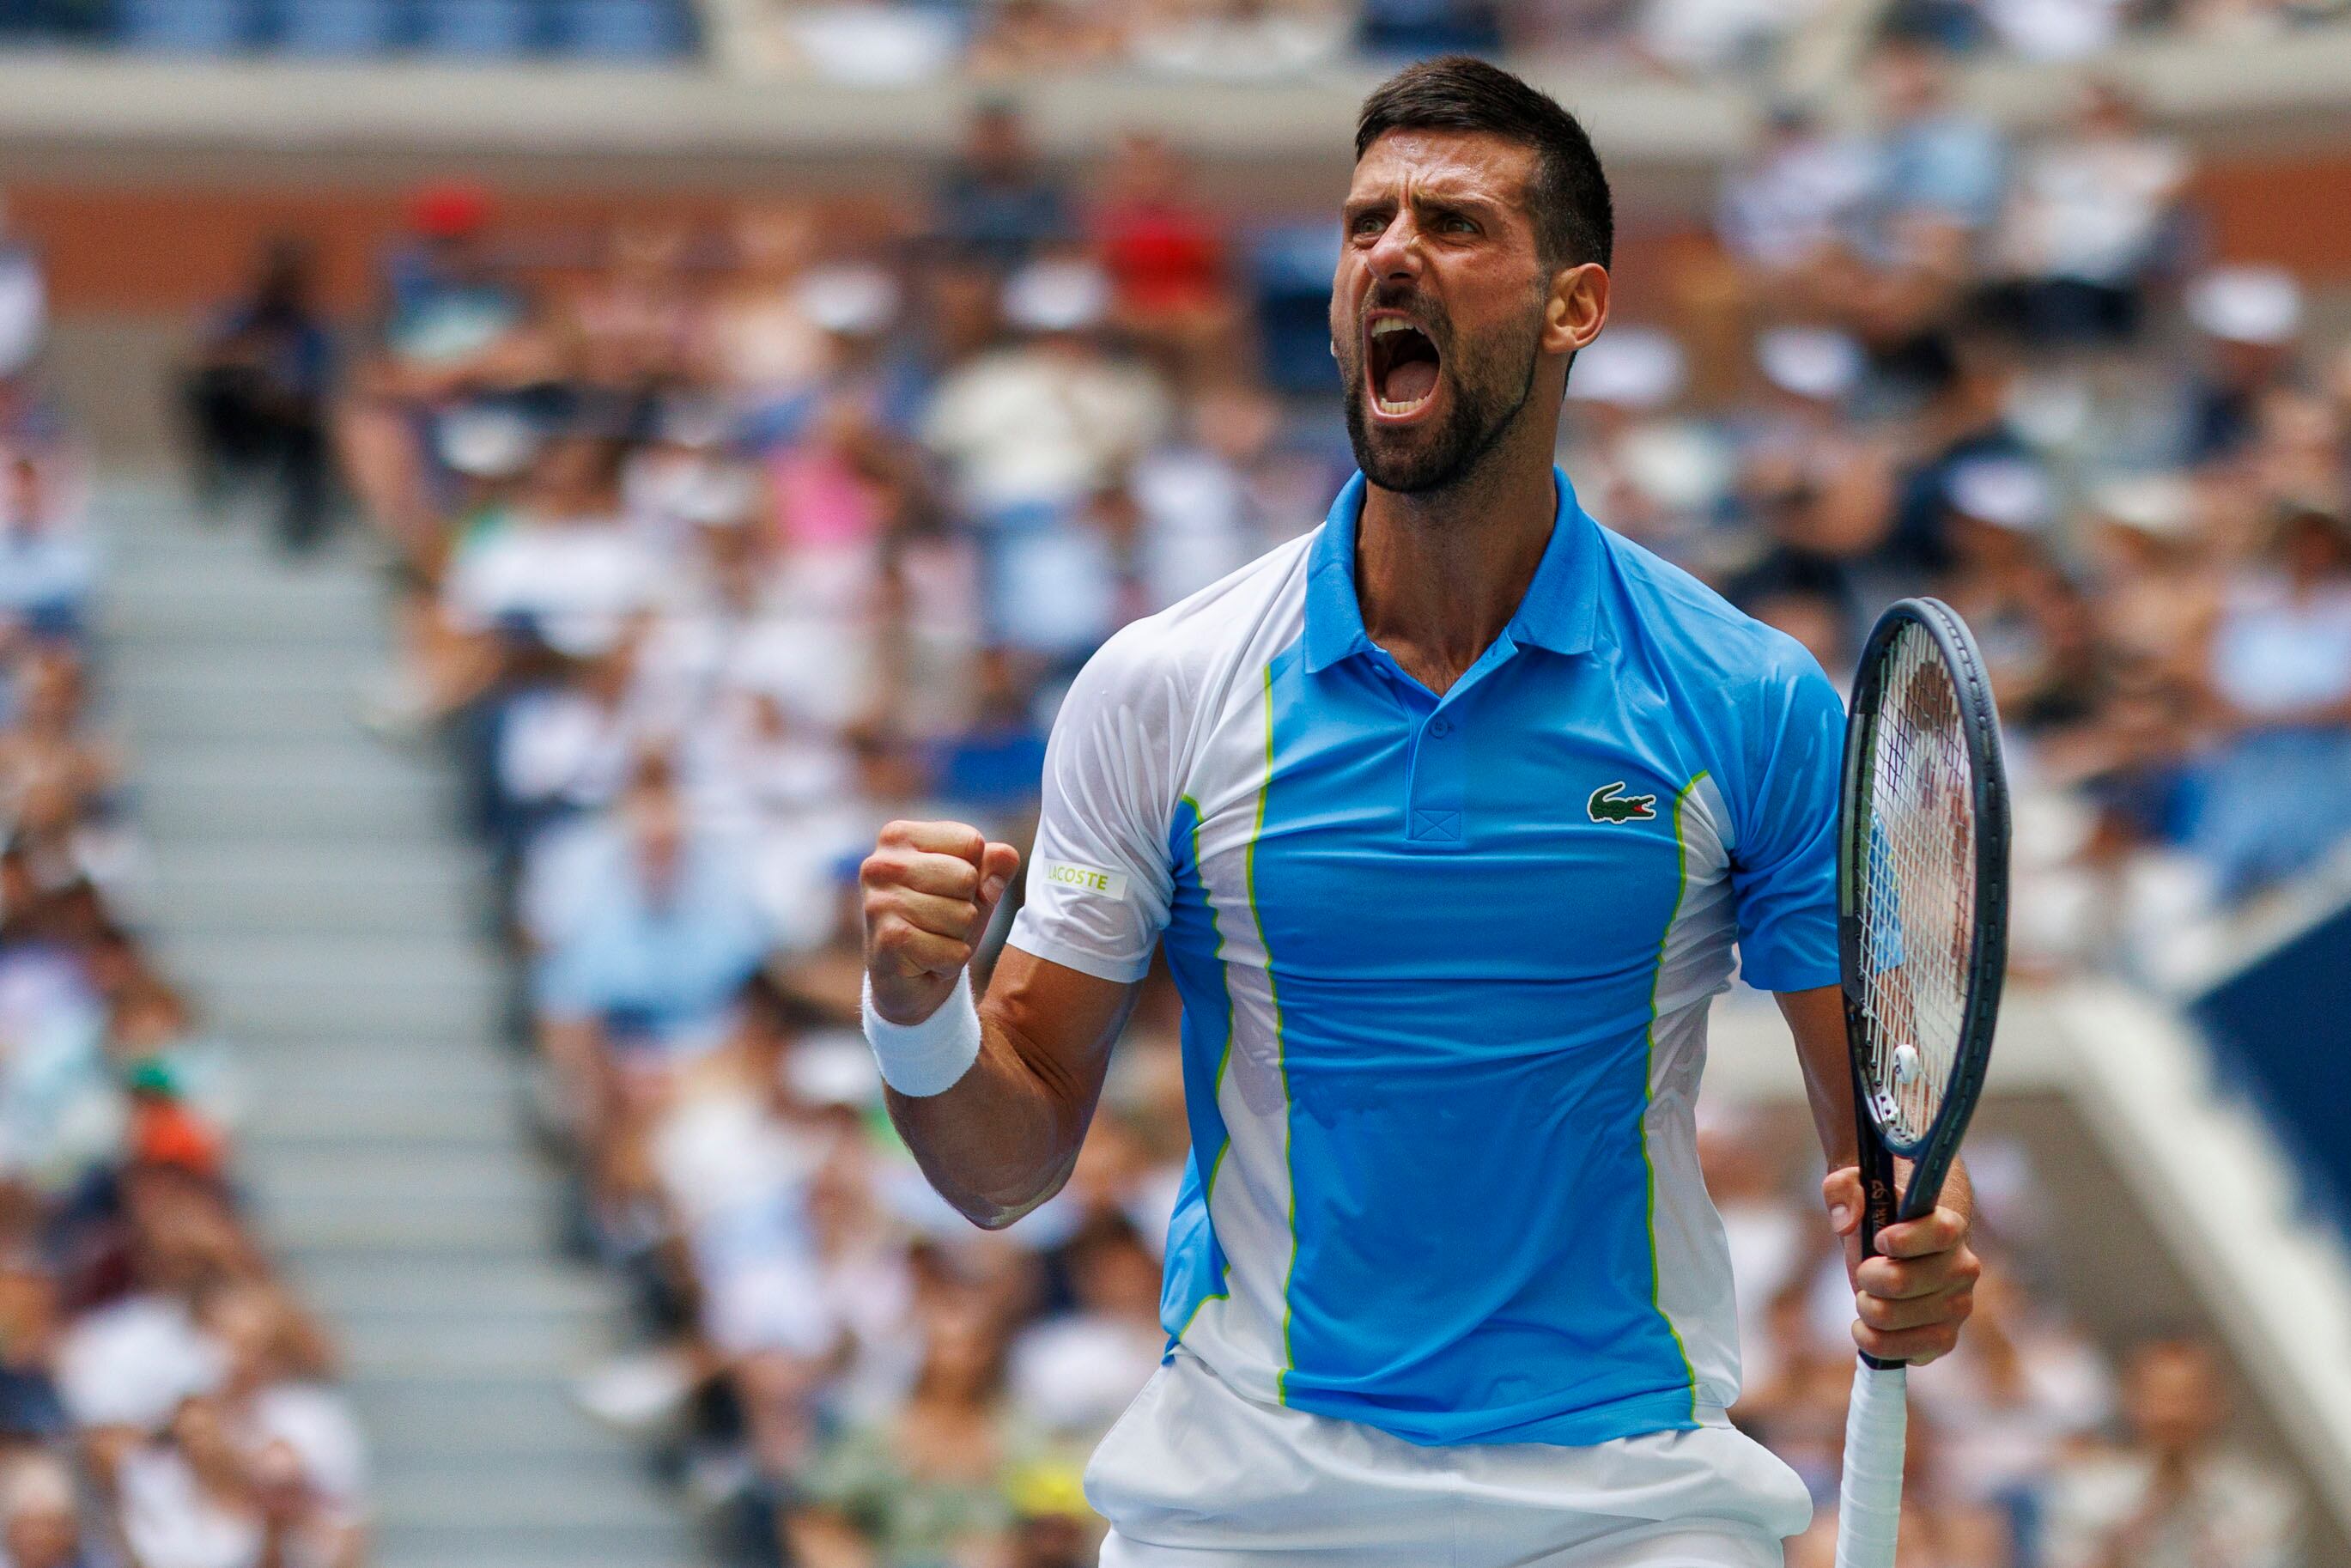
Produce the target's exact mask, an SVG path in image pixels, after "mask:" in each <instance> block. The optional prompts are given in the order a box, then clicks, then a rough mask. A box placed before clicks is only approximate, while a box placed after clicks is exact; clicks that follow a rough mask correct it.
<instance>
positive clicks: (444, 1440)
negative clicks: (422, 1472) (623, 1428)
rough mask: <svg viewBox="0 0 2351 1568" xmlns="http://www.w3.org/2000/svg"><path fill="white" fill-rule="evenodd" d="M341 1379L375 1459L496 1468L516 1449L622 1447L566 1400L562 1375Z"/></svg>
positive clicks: (577, 1450) (436, 1374)
mask: <svg viewBox="0 0 2351 1568" xmlns="http://www.w3.org/2000/svg"><path fill="white" fill-rule="evenodd" d="M343 1386H344V1389H345V1391H346V1392H347V1393H349V1394H350V1398H351V1405H352V1408H353V1409H354V1410H356V1411H357V1412H358V1415H359V1418H360V1427H362V1429H363V1430H365V1431H366V1432H367V1433H368V1434H369V1446H370V1448H371V1449H373V1450H374V1451H375V1452H376V1453H377V1455H378V1457H379V1461H381V1458H385V1457H389V1456H391V1455H394V1454H400V1453H413V1454H420V1455H423V1456H426V1457H430V1458H444V1459H447V1460H450V1461H453V1462H464V1463H470V1464H476V1465H482V1466H485V1467H486V1468H492V1469H496V1468H503V1466H504V1465H505V1464H506V1463H507V1461H508V1460H509V1459H510V1458H515V1457H518V1456H527V1455H533V1454H549V1455H551V1454H599V1453H610V1452H611V1451H613V1450H614V1449H615V1448H624V1447H625V1443H624V1440H623V1439H622V1438H620V1437H617V1436H615V1435H614V1434H612V1433H611V1432H608V1431H606V1430H605V1429H604V1428H603V1427H599V1426H597V1425H596V1424H595V1423H594V1422H593V1421H591V1420H590V1419H589V1417H588V1416H586V1415H584V1414H583V1413H582V1412H581V1411H580V1407H579V1406H577V1405H575V1404H574V1403H573V1402H572V1399H571V1392H570V1386H571V1385H570V1381H569V1379H568V1378H550V1377H544V1376H529V1377H514V1376H506V1377H501V1376H497V1375H487V1374H482V1373H456V1372H448V1371H440V1372H420V1371H411V1372H408V1373H405V1374H393V1373H385V1372H360V1373H354V1374H353V1375H351V1376H350V1377H349V1378H347V1379H345V1380H344V1385H343Z"/></svg>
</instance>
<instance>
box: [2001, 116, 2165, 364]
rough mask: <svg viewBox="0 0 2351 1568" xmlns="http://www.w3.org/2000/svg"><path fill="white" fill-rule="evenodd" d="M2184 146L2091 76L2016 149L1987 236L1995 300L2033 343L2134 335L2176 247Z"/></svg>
mask: <svg viewBox="0 0 2351 1568" xmlns="http://www.w3.org/2000/svg"><path fill="white" fill-rule="evenodd" d="M2188 174H2189V162H2188V155H2187V152H2186V151H2185V150H2184V149H2183V148H2182V147H2181V146H2180V145H2179V142H2178V141H2174V140H2173V139H2171V138H2169V137H2165V136H2159V135H2157V134H2155V133H2154V132H2152V131H2149V130H2148V129H2147V126H2146V124H2145V122H2144V120H2143V119H2142V118H2141V116H2140V114H2139V112H2138V108H2137V105H2136V104H2135V103H2134V102H2133V101H2132V100H2131V98H2130V96H2129V93H2128V92H2127V90H2126V89H2124V88H2122V87H2121V86H2119V85H2117V84H2116V83H2114V82H2111V81H2105V80H2101V79H2096V78H2093V79H2092V80H2090V81H2088V82H2087V83H2085V85H2084V87H2083V89H2082V91H2081V99H2080V103H2079V107H2078V108H2077V109H2076V110H2075V112H2074V118H2073V120H2072V121H2071V123H2070V124H2069V125H2068V126H2067V127H2066V128H2065V130H2064V131H2063V132H2061V133H2060V134H2058V135H2055V136H2053V137H2050V138H2048V139H2047V140H2045V141H2042V142H2040V143H2038V144H2036V145H2034V146H2032V147H2029V148H2028V149H2026V150H2025V152H2023V154H2022V156H2021V157H2020V158H2019V160H2018V164H2017V170H2016V182H2015V185H2014V187H2013V189H2012V190H2011V193H2010V195H2009V199H2008V204H2007V206H2006V209H2005V211H2003V213H2002V214H2001V221H2000V227H1999V230H1998V233H1997V234H1996V235H1995V238H1994V246H1993V249H1994V255H1993V257H1992V262H1991V265H1992V267H1993V269H1994V272H1995V276H2001V275H2005V281H2003V282H2001V283H1999V284H1996V285H1995V286H1994V289H1995V297H1996V303H1997V304H1998V306H1999V307H2000V308H2002V309H2004V310H2005V312H2006V313H2007V314H2009V316H2010V317H2011V319H2012V320H2013V321H2014V322H2015V324H2016V326H2017V328H2018V329H2020V330H2022V332H2024V333H2025V334H2027V335H2028V336H2029V337H2031V338H2032V340H2035V341H2037V342H2041V343H2044V344H2052V345H2055V344H2063V343H2101V342H2115V341H2118V340H2124V339H2127V338H2131V337H2134V336H2136V335H2137V332H2138V330H2139V327H2140V323H2141V322H2142V321H2143V320H2144V319H2145V316H2146V311H2147V288H2148V287H2149V285H2150V283H2151V282H2153V281H2154V278H2155V277H2156V275H2157V273H2158V269H2159V268H2160V267H2161V266H2162V265H2163V263H2164V262H2165V261H2166V260H2167V259H2168V252H2170V251H2174V250H2176V249H2177V247H2178V246H2179V239H2180V235H2179V224H2180V214H2179V205H2178V204H2179V197H2180V193H2181V190H2182V188H2183V187H2184V186H2185V184H2186V183H2187V179H2188Z"/></svg>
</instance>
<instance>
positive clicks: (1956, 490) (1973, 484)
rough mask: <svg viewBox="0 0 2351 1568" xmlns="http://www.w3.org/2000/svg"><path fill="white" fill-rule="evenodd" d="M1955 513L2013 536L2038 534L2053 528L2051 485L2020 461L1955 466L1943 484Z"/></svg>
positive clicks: (1986, 459) (1986, 460)
mask: <svg viewBox="0 0 2351 1568" xmlns="http://www.w3.org/2000/svg"><path fill="white" fill-rule="evenodd" d="M1943 498H1944V499H1945V500H1946V501H1947V502H1949V504H1950V507H1951V510H1953V511H1955V512H1958V513H1959V514H1960V515H1962V516H1964V517H1973V518H1975V519H1976V520H1977V521H1978V522H1983V523H1990V524H1991V525H1992V526H1993V527H1994V528H2006V529H2008V530H2009V531H2010V532H2011V533H2022V534H2030V533H2038V532H2040V531H2041V530H2042V529H2043V528H2046V527H2047V526H2048V525H2049V519H2050V514H2051V511H2052V509H2053V508H2052V507H2051V504H2050V496H2049V481H2048V480H2047V479H2045V478H2043V476H2042V473H2041V470H2040V469H2038V468H2036V467H2034V466H2033V465H2032V464H2030V463H2027V462H2025V461H2024V460H2023V459H2022V458H2019V457H1973V458H1970V459H1968V460H1966V461H1965V462H1961V463H1956V464H1953V465H1951V471H1950V473H1949V476H1946V477H1945V479H1944V481H1943Z"/></svg>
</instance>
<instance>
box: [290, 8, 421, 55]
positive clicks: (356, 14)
mask: <svg viewBox="0 0 2351 1568" xmlns="http://www.w3.org/2000/svg"><path fill="white" fill-rule="evenodd" d="M393 21H394V16H393V13H392V6H391V5H389V4H388V3H387V0H284V5H283V6H282V8H281V9H280V11H279V13H278V26H277V47H279V48H281V49H283V50H285V51H286V52H287V53H288V54H296V55H316V56H330V57H332V56H358V55H373V54H381V53H382V52H383V51H384V50H385V49H388V48H390V47H392V41H393V37H392V35H393Z"/></svg>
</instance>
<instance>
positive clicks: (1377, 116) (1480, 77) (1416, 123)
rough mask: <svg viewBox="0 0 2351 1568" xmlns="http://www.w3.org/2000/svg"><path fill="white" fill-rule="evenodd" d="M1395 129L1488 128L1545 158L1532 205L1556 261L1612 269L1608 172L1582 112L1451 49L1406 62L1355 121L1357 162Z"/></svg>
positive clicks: (1546, 257)
mask: <svg viewBox="0 0 2351 1568" xmlns="http://www.w3.org/2000/svg"><path fill="white" fill-rule="evenodd" d="M1389 131H1485V132H1487V133H1489V134H1490V135H1494V136H1499V137H1501V138H1502V139H1504V140H1505V141H1515V142H1517V143H1518V144H1519V145H1520V146H1521V147H1527V148H1531V149H1532V150H1533V152H1534V154H1535V172H1534V178H1533V180H1532V181H1531V183H1530V184H1529V187H1528V190H1527V206H1528V210H1529V212H1530V213H1531V214H1532V216H1533V218H1534V221H1535V240H1536V244H1537V245H1538V246H1541V251H1542V258H1543V262H1544V264H1545V265H1546V266H1551V267H1559V266H1581V265H1582V264H1583V263H1584V262H1587V261H1596V262H1598V263H1600V265H1601V266H1603V267H1605V266H1607V265H1608V260H1609V256H1610V255H1611V254H1612V253H1613V251H1614V247H1615V243H1616V219H1615V214H1614V209H1613V207H1612V206H1611V204H1610V202H1609V199H1608V176H1607V175H1606V174H1605V173H1604V172H1602V171H1601V167H1600V155H1599V154H1598V153H1596V152H1593V150H1592V138H1591V137H1589V136H1587V135H1585V134H1584V131H1583V124H1582V123H1581V122H1580V121H1578V120H1576V118H1575V116H1573V115H1572V114H1570V113H1569V112H1568V111H1567V110H1564V109H1562V108H1561V107H1560V106H1559V104H1558V102H1557V100H1555V99H1552V98H1550V97H1548V96H1547V95H1545V94H1543V93H1541V92H1538V91H1537V90H1535V89H1533V88H1531V87H1529V86H1528V85H1527V84H1526V83H1525V82H1523V81H1520V79H1519V78H1517V77H1514V76H1512V75H1511V74H1510V72H1508V71H1506V70H1503V69H1502V68H1500V67H1499V66H1492V65H1489V64H1487V63H1486V62H1485V61H1484V60H1481V59H1477V58H1474V57H1471V56H1468V55H1446V56H1442V57H1439V58H1437V59H1433V60H1423V61H1421V62H1420V63H1419V64H1418V65H1412V66H1406V67H1405V68H1404V69H1402V70H1400V71H1398V72H1396V74H1395V75H1394V76H1392V77H1390V78H1388V79H1387V80H1385V81H1384V82H1382V83H1381V84H1380V85H1379V86H1378V87H1377V88H1375V89H1373V92H1372V96H1371V97H1369V98H1367V99H1364V107H1363V110H1362V111H1361V112H1360V113H1359V114H1357V115H1356V117H1355V161H1356V162H1362V161H1363V157H1364V153H1365V152H1369V151H1370V150H1371V145H1372V143H1373V142H1374V141H1378V140H1379V139H1380V138H1381V137H1383V136H1385V135H1386V134H1387V133H1388V132H1389Z"/></svg>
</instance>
